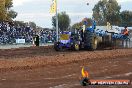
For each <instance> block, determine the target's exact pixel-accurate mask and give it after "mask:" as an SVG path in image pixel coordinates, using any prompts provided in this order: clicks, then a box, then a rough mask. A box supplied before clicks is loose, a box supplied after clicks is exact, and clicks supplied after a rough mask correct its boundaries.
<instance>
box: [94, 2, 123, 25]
mask: <svg viewBox="0 0 132 88" xmlns="http://www.w3.org/2000/svg"><path fill="white" fill-rule="evenodd" d="M120 9H121V6H119V5H118V2H117V0H100V1H99V2H98V3H97V4H96V5H95V6H94V8H93V18H94V19H95V20H96V21H97V24H98V25H106V22H110V23H111V24H112V25H118V24H119V23H120Z"/></svg>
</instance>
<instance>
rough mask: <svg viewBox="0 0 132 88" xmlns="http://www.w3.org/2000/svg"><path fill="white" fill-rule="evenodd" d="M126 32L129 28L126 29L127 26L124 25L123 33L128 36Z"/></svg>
mask: <svg viewBox="0 0 132 88" xmlns="http://www.w3.org/2000/svg"><path fill="white" fill-rule="evenodd" d="M128 32H129V30H128V28H127V26H125V29H124V30H123V35H125V36H128V35H129V34H128Z"/></svg>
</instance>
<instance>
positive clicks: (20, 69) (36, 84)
mask: <svg viewBox="0 0 132 88" xmlns="http://www.w3.org/2000/svg"><path fill="white" fill-rule="evenodd" d="M82 66H85V70H87V71H88V72H89V74H90V79H129V80H132V49H116V50H97V51H78V52H73V51H65V52H56V51H54V50H53V47H52V46H47V47H30V48H19V49H9V50H0V88H83V86H81V85H80V80H79V78H80V76H81V68H82ZM84 88H132V85H122V86H120V85H118V86H117V85H113V86H87V87H84Z"/></svg>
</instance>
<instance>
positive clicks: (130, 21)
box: [120, 10, 132, 26]
mask: <svg viewBox="0 0 132 88" xmlns="http://www.w3.org/2000/svg"><path fill="white" fill-rule="evenodd" d="M120 16H121V26H125V25H127V26H132V11H127V10H125V11H122V12H121V14H120Z"/></svg>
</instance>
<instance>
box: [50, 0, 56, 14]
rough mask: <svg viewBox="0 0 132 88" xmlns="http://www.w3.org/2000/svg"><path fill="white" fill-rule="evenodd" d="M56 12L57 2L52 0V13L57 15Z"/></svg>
mask: <svg viewBox="0 0 132 88" xmlns="http://www.w3.org/2000/svg"><path fill="white" fill-rule="evenodd" d="M56 10H57V3H56V0H52V4H51V6H50V13H56Z"/></svg>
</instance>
